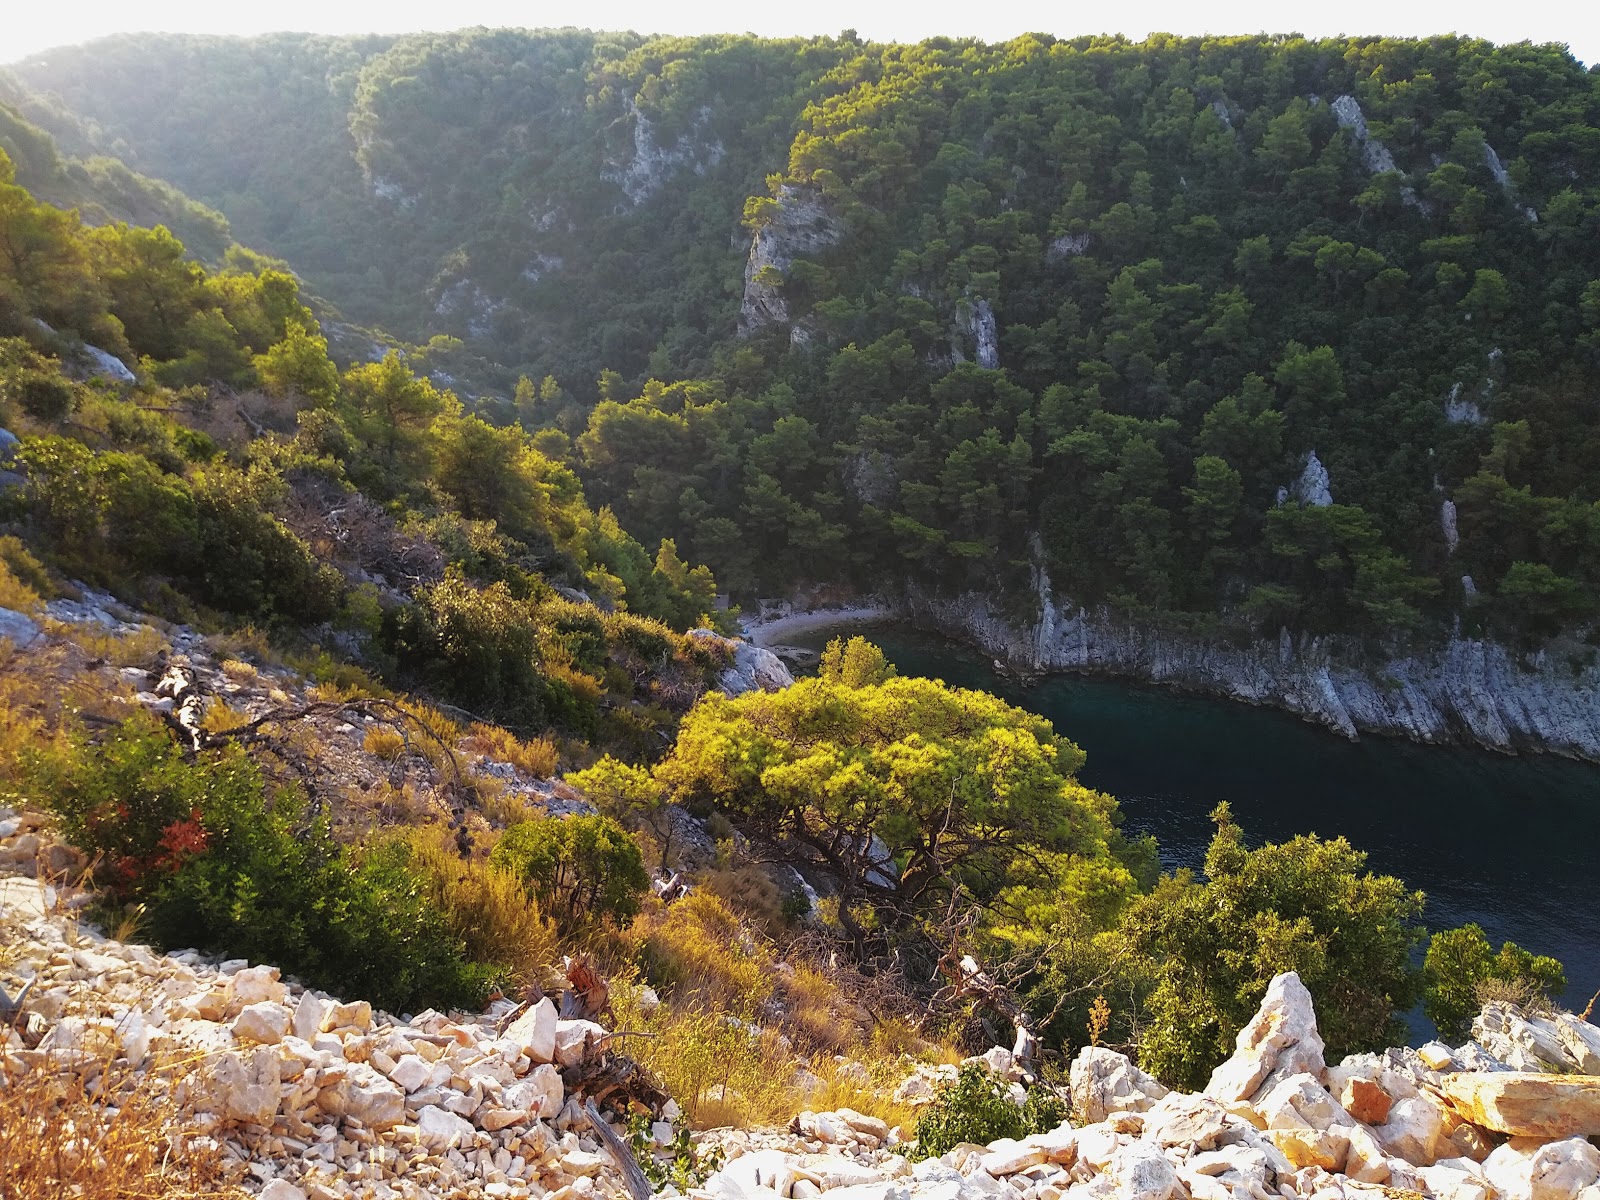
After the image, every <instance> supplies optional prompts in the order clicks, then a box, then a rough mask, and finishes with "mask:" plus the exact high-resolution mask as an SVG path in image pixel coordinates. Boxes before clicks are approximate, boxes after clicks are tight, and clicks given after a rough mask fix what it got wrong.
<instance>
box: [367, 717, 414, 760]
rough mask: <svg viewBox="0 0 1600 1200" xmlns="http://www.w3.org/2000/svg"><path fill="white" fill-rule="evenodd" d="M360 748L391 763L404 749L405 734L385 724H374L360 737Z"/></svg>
mask: <svg viewBox="0 0 1600 1200" xmlns="http://www.w3.org/2000/svg"><path fill="white" fill-rule="evenodd" d="M361 748H362V749H363V750H365V751H366V752H367V753H368V754H370V755H372V756H373V757H374V758H380V759H382V760H383V761H384V762H386V763H392V762H394V761H395V760H396V759H398V758H399V757H400V756H401V755H402V754H404V753H405V751H406V739H405V735H404V734H403V733H401V732H400V731H399V730H398V729H391V728H390V727H389V726H387V725H374V726H373V727H372V728H371V729H369V730H367V736H366V737H364V738H362V739H361Z"/></svg>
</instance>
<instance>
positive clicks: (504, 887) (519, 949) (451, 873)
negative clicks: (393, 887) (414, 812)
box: [406, 826, 560, 988]
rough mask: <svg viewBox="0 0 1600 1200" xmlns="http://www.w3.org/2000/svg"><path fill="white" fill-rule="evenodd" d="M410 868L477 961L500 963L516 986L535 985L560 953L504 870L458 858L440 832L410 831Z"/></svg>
mask: <svg viewBox="0 0 1600 1200" xmlns="http://www.w3.org/2000/svg"><path fill="white" fill-rule="evenodd" d="M406 840H407V842H408V843H409V845H410V846H411V865H412V866H413V868H415V869H416V870H417V872H418V873H419V874H420V875H421V876H422V877H423V878H424V879H425V880H426V881H427V887H428V890H429V894H430V899H431V900H432V902H433V903H434V905H435V906H437V907H438V908H439V909H440V910H442V911H443V912H444V914H445V916H446V918H447V920H448V921H449V924H450V931H451V933H453V934H454V935H455V936H457V937H459V938H460V939H461V940H462V941H463V942H465V943H466V947H467V954H468V956H469V957H470V958H472V959H474V960H476V961H478V962H492V963H499V964H501V965H503V966H505V967H506V968H507V969H508V970H509V971H510V972H511V979H512V983H513V984H515V985H516V986H517V987H518V988H523V987H527V986H528V985H529V984H531V983H535V982H537V981H538V980H539V979H540V978H541V977H542V975H543V974H544V972H545V971H546V970H547V969H548V968H549V967H551V966H552V965H553V964H554V963H555V962H556V960H557V958H558V957H559V955H560V945H559V943H558V941H557V938H556V932H555V929H554V928H553V927H552V926H551V924H550V923H549V922H548V921H546V920H545V919H544V916H543V915H542V914H541V913H540V912H539V906H538V904H536V903H535V902H534V900H533V898H532V897H531V896H529V895H528V893H527V891H526V890H525V889H524V888H523V886H522V882H521V880H519V879H517V878H516V877H515V876H514V875H511V874H510V873H509V872H506V871H502V870H500V869H498V868H496V867H491V866H490V865H489V864H488V863H487V862H485V861H483V860H480V859H463V858H462V857H461V856H460V855H459V854H458V853H457V851H456V847H455V843H454V841H453V840H452V839H451V837H450V835H449V834H448V833H447V832H446V831H445V830H443V829H440V828H438V827H436V826H435V827H433V828H429V829H419V830H415V831H413V832H412V833H411V834H409V835H408V836H407V838H406Z"/></svg>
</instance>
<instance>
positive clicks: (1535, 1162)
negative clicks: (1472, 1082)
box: [1483, 1137, 1600, 1200]
mask: <svg viewBox="0 0 1600 1200" xmlns="http://www.w3.org/2000/svg"><path fill="white" fill-rule="evenodd" d="M1483 1174H1484V1177H1485V1178H1487V1179H1488V1180H1489V1182H1490V1183H1492V1184H1493V1185H1494V1186H1495V1187H1496V1188H1497V1189H1499V1192H1500V1194H1501V1195H1502V1196H1504V1197H1507V1198H1508V1200H1512V1198H1515V1200H1570V1198H1571V1197H1574V1196H1576V1195H1577V1194H1578V1193H1579V1192H1580V1191H1581V1190H1582V1189H1584V1188H1586V1187H1588V1186H1590V1185H1591V1184H1593V1183H1594V1182H1595V1181H1596V1180H1597V1179H1600V1150H1596V1149H1595V1148H1594V1147H1593V1146H1591V1145H1590V1144H1589V1143H1588V1142H1586V1141H1584V1140H1583V1138H1581V1137H1569V1138H1563V1139H1562V1140H1560V1141H1552V1142H1544V1141H1530V1140H1528V1139H1524V1138H1513V1139H1512V1140H1511V1141H1509V1142H1507V1143H1506V1144H1505V1145H1503V1146H1501V1147H1500V1148H1499V1149H1497V1150H1496V1151H1495V1152H1494V1153H1493V1154H1491V1155H1489V1157H1488V1158H1486V1159H1484V1161H1483Z"/></svg>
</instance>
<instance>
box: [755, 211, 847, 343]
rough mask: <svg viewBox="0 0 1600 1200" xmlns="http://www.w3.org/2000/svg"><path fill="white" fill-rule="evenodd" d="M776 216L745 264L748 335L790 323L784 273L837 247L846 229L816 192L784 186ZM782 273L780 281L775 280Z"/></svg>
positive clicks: (758, 234) (760, 232) (758, 232)
mask: <svg viewBox="0 0 1600 1200" xmlns="http://www.w3.org/2000/svg"><path fill="white" fill-rule="evenodd" d="M775 199H776V200H777V202H778V207H777V213H776V215H775V216H774V218H773V219H772V220H771V221H770V222H769V223H768V224H766V225H764V226H762V227H761V228H760V229H758V230H756V233H755V236H754V237H753V238H752V239H751V241H750V255H749V257H748V258H747V259H746V260H745V265H744V300H743V302H742V303H741V304H740V305H739V334H740V336H741V337H744V336H748V335H750V334H752V333H754V332H756V331H757V330H758V329H764V328H766V327H768V326H770V325H788V324H789V304H788V301H786V300H785V299H784V296H783V284H782V275H783V274H784V272H786V271H788V269H789V268H790V267H791V266H792V265H793V264H794V260H795V259H797V258H802V257H805V256H807V255H811V254H817V253H820V252H821V251H823V250H826V249H828V248H829V247H831V246H834V245H836V244H837V243H838V242H839V239H840V238H841V237H842V236H843V234H844V230H843V227H842V226H841V225H840V224H839V222H838V220H837V219H836V218H835V217H834V216H833V214H832V213H830V212H829V211H828V209H827V207H826V206H825V205H824V204H823V202H822V197H821V196H819V195H818V194H817V193H816V192H815V191H814V190H813V189H810V188H805V187H802V186H800V185H799V184H792V183H789V184H784V185H783V187H781V188H779V189H778V194H777V196H776V197H775ZM774 274H776V275H777V276H778V279H773V275H774Z"/></svg>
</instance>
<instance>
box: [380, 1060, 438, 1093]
mask: <svg viewBox="0 0 1600 1200" xmlns="http://www.w3.org/2000/svg"><path fill="white" fill-rule="evenodd" d="M432 1077H433V1068H432V1067H430V1066H429V1065H428V1064H427V1063H426V1062H424V1061H423V1060H422V1058H421V1057H420V1056H418V1055H415V1054H406V1055H402V1056H401V1058H400V1060H399V1061H398V1062H396V1063H395V1065H394V1067H393V1069H391V1070H390V1072H389V1079H390V1081H391V1082H393V1083H395V1084H398V1085H399V1086H400V1087H402V1088H404V1089H405V1090H406V1091H408V1092H420V1091H421V1090H422V1089H423V1088H424V1087H426V1086H427V1084H428V1081H429V1080H430V1079H431V1078H432Z"/></svg>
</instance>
